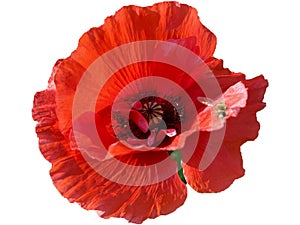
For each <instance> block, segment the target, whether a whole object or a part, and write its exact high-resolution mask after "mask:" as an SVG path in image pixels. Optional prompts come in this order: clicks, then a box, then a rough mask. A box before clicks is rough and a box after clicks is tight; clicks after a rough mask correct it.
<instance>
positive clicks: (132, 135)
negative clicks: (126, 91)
mask: <svg viewBox="0 0 300 225" xmlns="http://www.w3.org/2000/svg"><path fill="white" fill-rule="evenodd" d="M121 111H122V110H120V111H116V112H114V114H113V119H114V124H113V128H114V133H115V135H116V136H117V137H118V138H119V139H120V140H124V141H126V142H128V143H129V144H131V145H141V144H144V145H146V146H149V147H153V146H157V147H163V146H166V145H168V144H170V143H171V142H172V139H173V137H174V136H176V135H178V134H180V132H181V120H182V117H183V108H180V107H179V104H178V103H176V102H173V104H172V103H171V102H170V101H168V100H166V99H163V98H160V97H156V96H148V97H145V98H142V99H140V100H138V101H135V102H134V103H133V104H131V109H130V112H129V120H128V119H127V120H126V119H125V118H124V117H123V116H122V112H121Z"/></svg>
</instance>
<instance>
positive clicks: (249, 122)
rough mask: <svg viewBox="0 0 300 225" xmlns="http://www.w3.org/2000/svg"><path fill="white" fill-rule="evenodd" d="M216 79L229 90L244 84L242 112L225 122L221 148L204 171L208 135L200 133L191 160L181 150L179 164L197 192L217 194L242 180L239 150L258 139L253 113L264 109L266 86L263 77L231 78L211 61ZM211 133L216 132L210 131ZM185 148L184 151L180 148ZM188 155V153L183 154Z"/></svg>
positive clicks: (230, 74) (218, 64)
mask: <svg viewBox="0 0 300 225" xmlns="http://www.w3.org/2000/svg"><path fill="white" fill-rule="evenodd" d="M211 69H212V70H213V72H214V73H215V74H217V75H216V78H217V79H218V81H219V83H220V86H221V87H222V88H223V89H224V90H226V89H225V88H228V87H230V86H231V85H232V84H234V83H236V82H237V81H241V82H243V83H244V85H245V87H246V88H247V92H248V98H247V102H246V106H245V107H244V108H242V109H241V110H240V111H239V113H238V115H237V116H236V117H230V118H228V119H227V120H226V128H225V129H226V130H225V136H224V138H223V142H222V145H221V147H220V149H219V150H218V154H217V155H216V158H214V160H213V161H212V162H211V164H210V165H209V166H208V167H207V168H206V169H204V170H200V169H199V165H200V163H201V160H202V159H203V156H204V152H206V151H211V150H210V149H209V148H210V147H208V146H207V142H208V139H209V137H210V132H200V136H199V137H200V139H199V140H200V141H199V142H198V145H197V147H196V149H195V152H194V153H193V155H192V157H190V158H188V159H187V157H186V156H185V154H184V153H185V151H184V150H183V151H182V152H183V161H184V162H185V164H186V165H185V166H184V172H185V176H186V177H187V181H188V183H189V184H190V185H191V186H192V187H193V188H194V189H195V190H196V191H198V192H220V191H223V190H225V189H226V188H228V187H229V186H230V185H231V184H232V182H233V181H234V180H235V179H237V178H240V177H241V176H243V174H244V169H243V167H242V158H241V154H240V146H241V145H242V144H243V143H245V142H246V141H250V140H254V139H255V138H256V137H257V136H258V131H259V123H258V121H257V118H256V113H257V112H258V111H259V110H261V109H263V108H264V107H265V103H263V102H262V100H263V96H264V93H265V91H266V88H267V86H268V82H267V81H266V80H265V79H264V77H263V76H258V77H255V78H253V79H251V80H244V79H243V78H244V76H243V75H242V74H234V73H232V72H230V71H229V70H226V69H224V68H223V65H222V61H219V60H217V61H216V60H214V66H213V67H211ZM212 132H214V133H216V132H219V131H212ZM194 135H196V134H192V135H191V136H189V137H188V138H187V139H186V140H185V146H189V142H190V139H192V138H194ZM184 148H187V147H184ZM186 151H187V152H188V150H186Z"/></svg>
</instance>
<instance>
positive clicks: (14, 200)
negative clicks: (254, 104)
mask: <svg viewBox="0 0 300 225" xmlns="http://www.w3.org/2000/svg"><path fill="white" fill-rule="evenodd" d="M8 2H9V3H8ZM109 2H112V3H109ZM154 2H155V1H150V0H147V1H146V0H145V1H144V0H143V1H137V0H131V1H129V0H126V1H125V0H124V1H120V0H118V1H100V0H98V1H96V0H95V1H80V2H79V1H58V0H52V1H47V2H46V1H33V0H27V1H21V0H20V1H6V3H4V1H1V3H0V25H1V26H0V31H1V34H0V65H1V72H0V73H1V81H0V92H1V93H0V98H1V102H0V104H1V110H0V113H1V117H0V119H1V124H0V129H1V139H0V140H1V157H0V173H1V181H0V182H1V185H0V193H1V198H0V205H1V212H0V224H5V225H6V224H34V225H35V224H44V225H48V224H49V225H50V224H72V225H77V224H81V225H82V224H87V225H96V224H103V225H105V224H110V225H112V224H119V225H121V224H127V221H125V220H124V219H110V220H104V219H101V218H99V217H98V216H97V215H96V214H95V213H94V212H88V211H85V210H83V209H81V208H80V207H79V206H78V205H77V204H70V203H68V201H67V200H66V199H64V198H63V197H61V196H60V194H59V193H58V191H57V190H56V189H55V188H54V186H53V185H52V182H51V179H50V177H49V175H48V171H49V169H50V164H49V163H48V162H47V161H46V160H45V159H44V158H43V157H42V155H41V154H40V152H39V149H38V144H37V142H38V140H37V137H36V134H35V131H34V127H35V122H33V121H32V119H31V107H32V100H33V96H34V93H35V92H36V91H39V90H43V89H45V87H46V85H47V80H48V78H49V76H50V73H51V69H52V67H53V65H54V63H55V61H56V60H57V59H59V58H64V57H67V56H68V55H69V54H70V53H71V52H72V51H73V50H74V49H75V48H76V46H77V42H78V39H79V37H80V36H81V35H82V34H83V33H84V32H85V31H87V30H88V29H89V28H91V27H93V26H100V25H101V24H102V23H103V20H104V18H105V17H106V16H109V15H113V14H114V12H115V11H116V10H118V9H119V8H121V7H122V6H123V5H128V4H135V5H142V6H146V5H151V4H153V3H154ZM182 3H187V4H189V5H192V6H194V7H196V8H197V9H198V11H199V15H200V18H201V21H202V22H203V23H204V24H205V25H206V26H207V27H208V28H209V29H211V30H212V31H213V32H214V33H215V34H216V36H217V38H218V45H217V49H216V52H215V56H216V57H218V58H222V59H224V61H225V66H226V67H229V68H230V69H231V70H233V71H236V72H238V71H241V72H244V73H246V74H247V76H248V78H251V77H254V76H257V75H259V74H264V75H265V77H266V78H267V79H268V80H269V82H270V87H269V88H268V89H267V93H266V96H265V101H266V102H267V108H266V109H264V110H263V111H261V112H259V113H258V119H259V121H260V122H261V125H262V127H261V130H260V136H259V138H258V139H257V140H256V141H255V142H249V143H247V144H245V145H243V146H242V153H243V158H244V167H245V169H246V175H245V176H244V177H243V178H242V179H239V180H237V181H236V182H234V184H233V185H232V186H231V187H230V188H229V189H227V190H226V191H224V192H222V193H219V194H198V193H196V192H194V191H193V190H191V189H190V188H189V193H188V198H187V200H186V202H185V204H184V205H183V206H182V207H180V208H179V209H177V210H176V211H175V212H174V213H172V214H170V215H168V216H161V217H159V218H157V219H155V220H147V221H145V222H144V224H145V225H148V224H149V225H151V224H157V225H158V224H181V223H185V224H191V225H193V224H211V225H215V224H225V225H227V224H230V225H237V224H246V225H247V224H275V223H276V224H289V225H292V224H300V219H299V209H300V194H299V192H300V185H299V179H300V177H299V173H300V167H299V164H300V163H299V161H300V158H299V156H300V154H299V152H300V147H299V139H300V135H299V127H300V122H299V115H300V107H299V106H300V102H299V101H300V100H299V97H300V95H299V90H300V85H299V84H300V83H299V82H298V81H299V80H298V79H297V78H298V77H299V76H300V74H299V52H300V51H299V50H300V48H299V41H300V35H299V21H300V17H299V7H298V3H297V1H296V0H295V1H292V0H285V1H276V0H275V1H267V0H265V1H262V0H252V1H239V0H235V1H234V0H227V1H223V0H200V1H199V0H198V1H196V0H194V1H193V0H185V1H184V0H183V1H182ZM116 32H117V31H116ZM120 35H121V34H120Z"/></svg>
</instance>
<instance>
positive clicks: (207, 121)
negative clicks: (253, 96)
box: [197, 82, 248, 131]
mask: <svg viewBox="0 0 300 225" xmlns="http://www.w3.org/2000/svg"><path fill="white" fill-rule="evenodd" d="M247 98H248V92H247V88H246V87H245V85H244V84H243V83H242V82H238V83H236V84H234V85H232V86H230V87H229V88H228V89H227V90H226V91H225V92H224V93H223V94H222V95H221V96H220V97H219V98H217V99H216V100H212V99H210V98H205V97H198V98H197V100H198V101H199V102H201V103H202V104H204V105H206V107H205V108H204V109H203V110H202V111H201V112H200V113H199V114H198V119H199V123H200V124H199V125H200V130H202V131H213V130H218V129H221V128H222V127H223V126H224V124H225V122H226V120H227V119H228V118H230V117H236V116H237V115H238V113H239V111H240V109H241V108H244V107H245V106H246V101H247Z"/></svg>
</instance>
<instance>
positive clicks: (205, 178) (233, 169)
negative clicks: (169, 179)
mask: <svg viewBox="0 0 300 225" xmlns="http://www.w3.org/2000/svg"><path fill="white" fill-rule="evenodd" d="M183 170H184V175H185V177H186V178H187V182H188V184H189V185H190V186H191V187H192V188H193V189H194V190H196V191H197V192H220V191H223V190H225V189H226V188H228V187H229V186H230V185H231V184H232V183H233V181H234V180H235V179H237V178H240V177H242V176H243V175H244V169H243V166H242V157H241V153H240V149H239V147H237V146H230V145H228V144H223V145H222V147H221V149H220V151H219V153H218V155H217V156H216V158H215V159H214V161H213V162H212V163H211V165H210V166H209V167H208V168H207V169H206V170H205V171H200V170H199V169H198V168H195V167H191V166H189V165H187V164H185V165H184V166H183Z"/></svg>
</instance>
